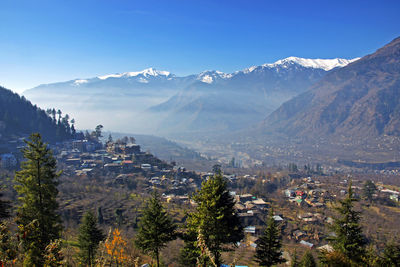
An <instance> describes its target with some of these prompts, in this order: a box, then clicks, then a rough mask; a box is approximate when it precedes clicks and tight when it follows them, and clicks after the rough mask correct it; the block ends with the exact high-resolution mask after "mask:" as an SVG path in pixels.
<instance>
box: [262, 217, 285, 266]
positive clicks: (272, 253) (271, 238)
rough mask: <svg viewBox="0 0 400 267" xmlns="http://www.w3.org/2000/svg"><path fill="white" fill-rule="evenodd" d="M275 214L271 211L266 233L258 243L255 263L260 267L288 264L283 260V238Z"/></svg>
mask: <svg viewBox="0 0 400 267" xmlns="http://www.w3.org/2000/svg"><path fill="white" fill-rule="evenodd" d="M273 214H274V213H273V211H272V210H271V212H270V214H269V216H268V221H267V226H266V228H265V230H264V233H263V235H262V236H261V237H260V238H259V239H258V240H257V241H256V244H257V248H256V255H255V258H256V259H255V261H256V262H257V263H258V264H259V265H260V266H272V265H274V264H279V263H284V262H286V260H285V259H284V258H282V250H281V248H282V240H281V239H282V237H281V235H280V232H279V228H278V226H277V225H276V222H275V220H274V217H273V216H274V215H273Z"/></svg>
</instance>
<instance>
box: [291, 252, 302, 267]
mask: <svg viewBox="0 0 400 267" xmlns="http://www.w3.org/2000/svg"><path fill="white" fill-rule="evenodd" d="M299 266H300V263H299V259H298V258H297V251H296V250H294V252H293V255H292V257H291V262H290V267H299Z"/></svg>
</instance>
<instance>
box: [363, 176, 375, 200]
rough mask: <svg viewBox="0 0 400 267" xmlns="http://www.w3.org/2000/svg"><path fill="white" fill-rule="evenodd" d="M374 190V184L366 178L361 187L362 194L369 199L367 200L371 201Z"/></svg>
mask: <svg viewBox="0 0 400 267" xmlns="http://www.w3.org/2000/svg"><path fill="white" fill-rule="evenodd" d="M375 192H376V186H375V184H374V183H373V182H372V181H371V180H367V181H365V183H364V187H363V196H364V197H365V198H366V199H367V200H369V202H372V197H373V195H374V194H375Z"/></svg>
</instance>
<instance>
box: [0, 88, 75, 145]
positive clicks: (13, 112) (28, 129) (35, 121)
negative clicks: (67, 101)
mask: <svg viewBox="0 0 400 267" xmlns="http://www.w3.org/2000/svg"><path fill="white" fill-rule="evenodd" d="M52 111H53V112H52ZM53 114H54V116H52V115H53ZM56 115H57V116H56ZM74 131H75V130H74V127H73V124H72V125H71V124H70V122H69V116H68V115H65V116H64V117H62V112H61V111H57V112H56V111H55V110H54V109H53V110H49V111H47V112H46V111H44V110H42V109H40V108H38V107H37V106H36V105H32V103H31V102H30V101H28V100H27V99H25V97H24V96H20V95H18V94H16V93H13V92H12V91H11V90H8V89H6V88H4V87H1V86H0V139H1V138H6V137H10V136H23V135H27V134H30V133H33V132H39V133H40V134H41V135H42V136H43V139H44V140H45V141H47V142H56V141H62V140H65V139H68V138H71V137H72V133H73V132H74Z"/></svg>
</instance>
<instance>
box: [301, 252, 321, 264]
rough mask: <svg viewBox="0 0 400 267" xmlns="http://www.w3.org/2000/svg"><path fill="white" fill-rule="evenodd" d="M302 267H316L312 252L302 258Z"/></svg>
mask: <svg viewBox="0 0 400 267" xmlns="http://www.w3.org/2000/svg"><path fill="white" fill-rule="evenodd" d="M300 266H301V267H316V266H317V263H316V262H315V259H314V256H313V255H312V253H311V252H310V251H307V252H306V253H304V255H303V258H301V262H300Z"/></svg>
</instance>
